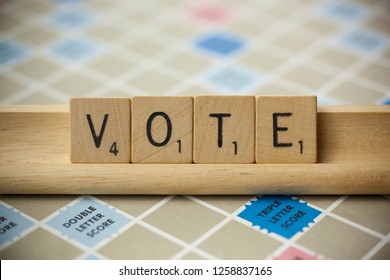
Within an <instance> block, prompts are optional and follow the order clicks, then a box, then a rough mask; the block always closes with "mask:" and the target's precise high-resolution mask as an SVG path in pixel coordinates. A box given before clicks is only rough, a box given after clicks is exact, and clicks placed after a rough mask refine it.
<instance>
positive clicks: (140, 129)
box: [131, 96, 193, 163]
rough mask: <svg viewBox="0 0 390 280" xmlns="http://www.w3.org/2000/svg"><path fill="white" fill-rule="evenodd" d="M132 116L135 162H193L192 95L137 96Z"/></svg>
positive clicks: (133, 156)
mask: <svg viewBox="0 0 390 280" xmlns="http://www.w3.org/2000/svg"><path fill="white" fill-rule="evenodd" d="M131 119H132V126H131V138H132V145H131V151H132V155H131V158H132V162H133V163H192V131H193V98H192V97H176V96H175V97H165V96H164V97H160V96H139V97H134V98H132V118H131ZM148 123H150V127H149V128H148V125H147V124H148ZM148 130H149V136H148ZM149 138H151V139H149Z"/></svg>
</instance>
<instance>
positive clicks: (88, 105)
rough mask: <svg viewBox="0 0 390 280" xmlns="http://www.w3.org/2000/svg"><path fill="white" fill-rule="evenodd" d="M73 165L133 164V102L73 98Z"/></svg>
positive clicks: (71, 119)
mask: <svg viewBox="0 0 390 280" xmlns="http://www.w3.org/2000/svg"><path fill="white" fill-rule="evenodd" d="M70 138H71V152H70V157H71V161H72V162H73V163H129V162H130V99H129V98H72V99H71V101H70Z"/></svg>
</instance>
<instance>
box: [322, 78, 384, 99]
mask: <svg viewBox="0 0 390 280" xmlns="http://www.w3.org/2000/svg"><path fill="white" fill-rule="evenodd" d="M383 95H384V94H383V93H381V92H378V91H376V90H373V89H369V88H367V87H364V86H361V85H357V84H354V83H351V82H345V83H343V84H341V85H339V86H337V87H336V88H334V89H333V90H332V91H331V92H329V93H328V96H330V97H333V98H335V99H336V100H340V101H342V102H345V103H350V104H372V103H374V102H376V101H377V100H378V99H380V98H382V97H383Z"/></svg>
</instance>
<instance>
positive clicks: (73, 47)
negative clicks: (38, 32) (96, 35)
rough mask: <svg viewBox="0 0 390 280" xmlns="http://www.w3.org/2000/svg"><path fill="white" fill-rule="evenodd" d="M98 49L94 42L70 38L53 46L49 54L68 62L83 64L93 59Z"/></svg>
mask: <svg viewBox="0 0 390 280" xmlns="http://www.w3.org/2000/svg"><path fill="white" fill-rule="evenodd" d="M99 49H100V46H99V45H98V44H97V43H95V42H94V41H91V40H87V39H82V38H71V39H66V40H64V41H60V42H58V43H56V44H54V45H53V46H52V48H51V52H52V53H53V54H54V55H57V56H59V57H61V58H64V59H66V60H68V61H70V62H83V61H85V60H87V59H89V58H91V57H94V56H95V55H96V54H97V53H98V51H99Z"/></svg>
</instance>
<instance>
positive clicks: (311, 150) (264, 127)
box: [256, 96, 317, 163]
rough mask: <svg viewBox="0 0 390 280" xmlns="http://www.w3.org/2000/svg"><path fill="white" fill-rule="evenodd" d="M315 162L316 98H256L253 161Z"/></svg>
mask: <svg viewBox="0 0 390 280" xmlns="http://www.w3.org/2000/svg"><path fill="white" fill-rule="evenodd" d="M316 161H317V97H316V96H258V97H257V98H256V162H257V163H315V162H316Z"/></svg>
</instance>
